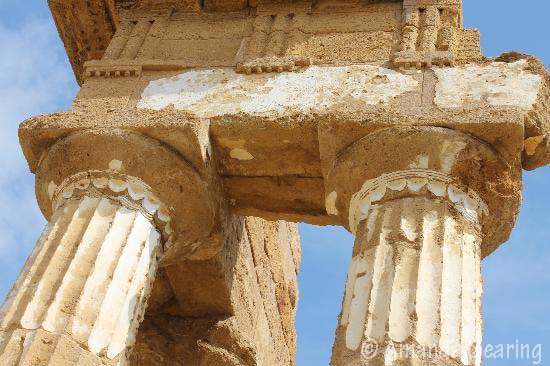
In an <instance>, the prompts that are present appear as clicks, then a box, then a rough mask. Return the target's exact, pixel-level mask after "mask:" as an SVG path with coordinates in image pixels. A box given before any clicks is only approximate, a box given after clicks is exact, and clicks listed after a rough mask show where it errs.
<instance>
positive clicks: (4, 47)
mask: <svg viewBox="0 0 550 366" xmlns="http://www.w3.org/2000/svg"><path fill="white" fill-rule="evenodd" d="M75 91H76V85H75V82H74V77H73V76H72V71H71V69H70V66H69V64H68V61H67V60H66V56H65V54H64V51H63V48H62V45H61V41H60V40H59V38H58V36H57V32H56V30H55V26H54V24H53V21H52V20H51V19H49V18H42V19H33V20H29V21H28V22H26V23H24V24H21V25H20V26H18V27H17V28H11V29H10V28H8V27H7V26H5V25H3V24H1V23H0V149H1V153H0V167H1V169H0V203H1V209H0V233H1V234H0V278H2V281H1V283H0V297H3V295H4V294H5V292H6V291H7V287H9V285H10V283H11V282H12V280H13V278H14V277H15V276H16V275H17V272H18V271H19V268H21V266H22V264H23V262H24V260H25V259H26V257H27V255H28V253H29V251H30V250H31V248H32V247H33V246H34V243H35V240H36V239H37V237H38V235H39V234H40V231H41V229H42V227H43V226H44V219H43V217H42V215H41V213H40V212H39V210H38V206H37V204H36V200H35V196H34V177H33V176H32V174H30V172H29V170H28V166H27V163H26V161H25V159H24V157H23V153H22V151H21V148H20V146H19V140H18V136H17V128H18V126H19V124H20V123H21V122H22V121H23V120H25V119H26V118H28V117H30V116H33V115H37V114H42V113H49V112H53V111H56V110H60V109H64V108H66V107H67V105H68V103H69V102H70V100H71V99H72V97H73V95H74V93H75Z"/></svg>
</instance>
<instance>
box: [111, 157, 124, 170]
mask: <svg viewBox="0 0 550 366" xmlns="http://www.w3.org/2000/svg"><path fill="white" fill-rule="evenodd" d="M109 169H111V170H116V171H119V170H121V169H122V161H120V160H116V159H113V160H111V162H110V163H109Z"/></svg>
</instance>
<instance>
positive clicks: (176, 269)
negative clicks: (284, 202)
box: [131, 216, 300, 366]
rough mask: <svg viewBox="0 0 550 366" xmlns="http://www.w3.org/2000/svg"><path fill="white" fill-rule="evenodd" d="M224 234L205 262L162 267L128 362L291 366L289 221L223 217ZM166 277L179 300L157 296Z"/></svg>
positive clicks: (293, 251)
mask: <svg viewBox="0 0 550 366" xmlns="http://www.w3.org/2000/svg"><path fill="white" fill-rule="evenodd" d="M223 238H224V239H223V240H224V245H223V249H222V251H221V252H220V253H219V254H218V255H216V256H214V257H212V258H210V259H208V260H183V261H180V262H179V263H172V264H171V265H170V266H168V267H164V268H162V270H161V271H160V272H161V273H162V272H163V271H166V273H167V279H165V280H164V281H163V279H162V276H159V277H158V278H159V281H157V282H156V283H155V286H154V288H155V289H154V291H153V294H152V295H151V305H150V307H149V308H148V310H147V313H146V315H145V320H144V322H143V323H142V325H141V326H140V329H139V333H138V338H137V342H136V346H135V348H134V352H133V354H132V358H131V361H132V362H131V364H132V365H135V366H153V365H154V366H178V365H190V366H198V365H200V366H219V365H224V366H225V365H232V366H274V365H281V366H291V365H295V351H296V331H295V329H294V316H295V313H296V309H297V302H298V285H297V272H298V268H299V265H300V241H299V238H298V232H297V228H296V225H295V224H290V223H286V222H282V221H278V222H269V221H265V220H262V219H258V218H252V217H248V218H242V217H238V216H230V217H227V221H226V224H225V226H224V229H223ZM159 275H160V273H159ZM165 281H166V282H168V284H167V285H168V287H171V288H173V289H174V292H175V293H177V294H179V295H181V297H180V298H178V299H176V298H174V297H171V296H173V295H168V296H166V295H162V294H161V292H164V291H163V290H162V289H163V288H166V287H167V286H165ZM157 291H158V292H157ZM168 292H170V291H168ZM159 300H161V301H159Z"/></svg>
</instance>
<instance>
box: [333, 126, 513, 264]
mask: <svg viewBox="0 0 550 366" xmlns="http://www.w3.org/2000/svg"><path fill="white" fill-rule="evenodd" d="M326 192H327V196H326V206H327V212H329V213H330V214H332V215H338V216H339V217H340V219H341V221H342V223H343V225H345V226H346V227H348V229H349V230H350V231H352V232H355V230H356V228H357V226H358V224H359V223H360V221H361V220H363V219H365V218H366V217H367V215H368V212H369V209H370V207H371V205H377V204H381V203H383V202H385V201H389V200H393V199H396V198H404V197H411V196H418V195H426V196H429V197H433V198H437V199H440V200H447V201H449V203H450V204H451V206H452V207H454V208H455V209H456V210H457V211H458V212H460V213H461V214H462V215H463V216H464V217H465V218H466V219H467V220H469V221H471V222H473V223H476V224H479V225H480V227H481V229H482V233H483V239H484V240H483V241H484V243H483V245H484V248H483V254H484V255H487V254H489V253H491V252H492V251H493V250H494V249H496V248H497V247H498V245H500V244H501V243H503V242H504V241H506V239H507V238H508V236H509V234H510V232H511V229H512V227H513V224H514V222H515V219H516V216H517V213H518V210H519V206H520V203H521V193H520V192H521V168H520V167H519V166H517V167H516V166H511V165H509V164H508V163H507V162H506V161H505V160H504V159H502V158H501V157H500V156H499V155H498V153H496V152H495V151H494V149H492V148H491V147H490V146H489V145H487V144H486V143H484V142H483V141H480V140H478V139H476V138H474V137H472V136H470V135H467V134H464V133H460V132H457V131H454V130H450V129H446V128H439V127H402V128H389V129H382V130H378V131H376V132H374V133H371V134H369V135H367V136H366V137H364V138H362V139H361V140H359V141H357V142H356V143H354V144H353V145H351V146H350V147H349V148H348V149H347V150H345V151H344V152H343V153H342V154H340V155H339V157H338V158H337V159H336V161H335V162H334V164H333V166H332V168H331V170H330V171H329V174H328V179H327V184H326Z"/></svg>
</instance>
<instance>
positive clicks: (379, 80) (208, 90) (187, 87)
mask: <svg viewBox="0 0 550 366" xmlns="http://www.w3.org/2000/svg"><path fill="white" fill-rule="evenodd" d="M417 87H418V82H417V81H416V80H415V79H414V78H413V77H411V76H408V75H403V74H401V73H399V72H396V71H393V70H390V69H385V68H382V67H379V66H372V65H354V66H342V67H319V66H312V67H309V68H307V69H306V70H305V71H303V72H293V73H282V74H255V75H243V74H237V73H236V72H235V71H234V70H233V69H229V68H219V69H208V70H192V71H187V72H184V73H182V74H179V75H177V76H174V77H172V78H166V79H159V80H154V81H151V82H150V83H149V85H148V86H147V87H146V88H145V90H144V91H143V93H142V96H141V100H140V101H139V102H138V104H137V107H138V108H147V109H155V110H159V109H162V108H166V107H168V106H172V105H173V106H174V108H176V109H180V110H187V111H190V112H193V113H196V114H198V115H200V116H205V117H212V116H219V115H225V114H234V113H239V112H243V113H248V114H252V115H268V114H273V113H295V112H315V111H322V110H326V109H328V108H331V107H334V106H336V105H342V104H345V105H348V106H349V105H350V104H356V105H357V107H358V108H360V107H361V106H368V105H378V104H387V103H389V102H390V101H391V100H392V99H393V98H395V97H397V96H399V95H401V94H403V93H405V92H408V91H411V90H414V89H415V88H417Z"/></svg>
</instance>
